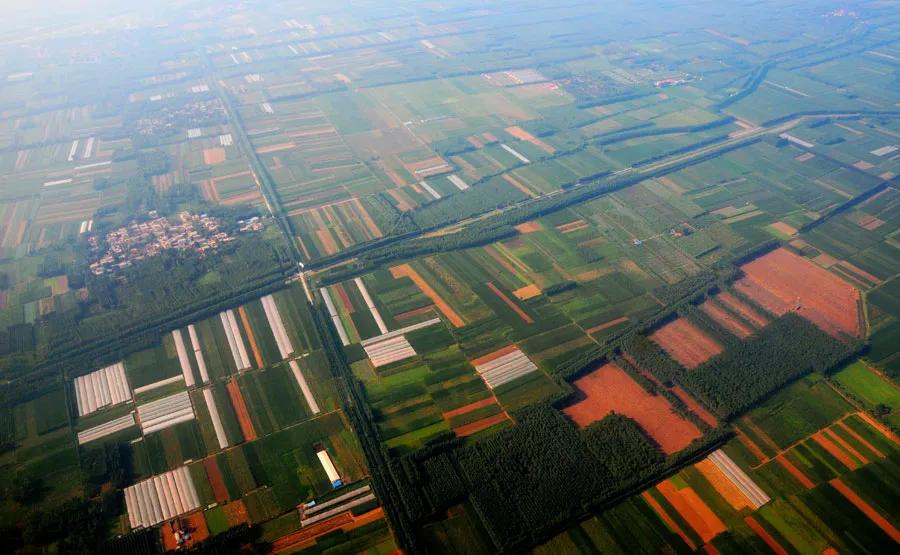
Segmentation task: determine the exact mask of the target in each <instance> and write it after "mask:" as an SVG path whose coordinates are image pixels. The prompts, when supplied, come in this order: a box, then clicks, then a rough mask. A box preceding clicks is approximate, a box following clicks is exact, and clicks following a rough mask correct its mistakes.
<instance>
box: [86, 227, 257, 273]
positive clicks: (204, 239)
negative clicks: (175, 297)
mask: <svg viewBox="0 0 900 555" xmlns="http://www.w3.org/2000/svg"><path fill="white" fill-rule="evenodd" d="M148 216H149V217H150V219H149V220H148V221H145V222H135V223H133V224H131V225H129V226H127V227H124V226H123V227H120V228H118V229H115V230H113V231H110V232H109V233H107V234H106V236H105V237H104V238H103V240H100V239H99V238H98V237H97V236H96V235H94V236H91V237H89V238H88V242H89V243H90V246H91V252H92V253H94V254H95V256H96V258H95V260H94V262H92V263H91V272H93V273H94V274H95V275H101V274H106V273H112V272H115V271H117V270H122V269H124V268H127V267H129V266H131V265H132V264H134V263H135V262H136V261H138V260H143V259H145V258H149V257H151V256H156V255H157V254H159V253H161V252H162V251H164V250H170V249H177V250H192V251H194V252H196V253H198V254H201V255H205V254H207V253H208V252H210V251H213V250H215V249H216V248H218V247H219V246H220V245H223V244H225V243H230V242H231V241H234V239H235V237H234V236H232V235H229V234H228V233H226V232H225V231H222V230H220V229H219V221H218V220H217V219H216V218H214V217H212V216H209V215H207V214H192V213H191V212H188V211H184V212H181V213H179V214H178V220H177V222H171V221H170V220H169V218H167V217H166V216H160V215H159V214H157V213H156V211H151V212H149V213H148ZM238 225H240V227H239V232H240V233H247V232H254V231H260V230H261V229H262V228H263V223H262V221H261V220H260V218H259V217H256V216H254V217H253V218H250V219H248V220H239V221H238ZM104 248H105V249H106V250H105V251H104Z"/></svg>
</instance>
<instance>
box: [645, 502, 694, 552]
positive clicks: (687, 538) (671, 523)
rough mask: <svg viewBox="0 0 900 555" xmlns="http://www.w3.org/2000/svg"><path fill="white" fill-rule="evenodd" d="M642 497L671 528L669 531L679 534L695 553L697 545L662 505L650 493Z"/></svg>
mask: <svg viewBox="0 0 900 555" xmlns="http://www.w3.org/2000/svg"><path fill="white" fill-rule="evenodd" d="M641 497H642V498H643V499H644V501H646V502H647V504H648V505H650V507H651V508H652V509H653V511H654V512H655V513H656V514H657V515H658V516H659V518H660V519H661V520H662V521H663V522H664V523H665V525H666V526H668V527H669V530H671V531H672V532H674V533H676V534H678V535H679V536H680V537H681V539H682V540H684V543H686V544H687V546H688V547H690V548H691V551H695V550H696V549H697V544H695V543H694V542H693V541H692V540H691V538H690V536H688V535H687V534H686V533H685V531H684V530H682V529H681V526H678V523H677V522H675V521H674V520H673V519H672V517H671V516H669V514H668V513H667V512H666V510H665V509H663V507H662V505H660V504H659V502H658V501H657V500H656V499H654V498H653V496H652V495H650V493H649V492H646V491H645V492H644V493H642V494H641Z"/></svg>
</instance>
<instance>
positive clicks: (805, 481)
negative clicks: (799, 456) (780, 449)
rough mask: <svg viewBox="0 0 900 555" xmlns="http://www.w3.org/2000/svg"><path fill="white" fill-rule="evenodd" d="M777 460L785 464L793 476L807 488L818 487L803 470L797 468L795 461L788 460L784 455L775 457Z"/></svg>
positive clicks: (785, 467) (782, 464)
mask: <svg viewBox="0 0 900 555" xmlns="http://www.w3.org/2000/svg"><path fill="white" fill-rule="evenodd" d="M775 460H776V461H778V464H780V465H781V466H783V467H784V469H785V470H787V471H788V472H789V473H790V475H791V476H793V477H794V478H796V479H797V481H798V482H800V483H801V484H802V485H803V487H805V488H806V489H813V488H814V487H816V484H815V483H814V482H813V481H812V480H810V479H809V477H808V476H807V475H806V474H804V473H803V471H802V470H800V469H799V468H797V467H796V466H795V465H794V463H792V462H791V461H789V460H787V459H786V458H785V456H784V455H778V456H777V457H775Z"/></svg>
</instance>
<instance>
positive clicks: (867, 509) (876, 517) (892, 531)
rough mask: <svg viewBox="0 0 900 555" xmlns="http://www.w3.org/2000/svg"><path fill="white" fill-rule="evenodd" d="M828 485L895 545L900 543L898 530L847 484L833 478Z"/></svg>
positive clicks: (899, 531)
mask: <svg viewBox="0 0 900 555" xmlns="http://www.w3.org/2000/svg"><path fill="white" fill-rule="evenodd" d="M828 483H829V484H831V486H832V487H833V488H834V489H836V490H838V491H839V492H841V495H843V496H844V497H846V498H847V501H849V502H850V503H852V504H853V505H854V506H855V507H856V508H857V509H859V510H860V511H861V512H862V513H863V514H865V515H866V516H867V517H869V520H871V521H872V522H874V523H875V525H876V526H878V527H879V528H881V529H882V530H884V532H885V533H886V534H887V535H888V536H890V537H891V539H892V540H894V542H895V543H900V530H897V528H895V527H894V525H893V524H891V523H890V521H888V519H887V518H885V517H884V516H882V515H881V514H880V513H879V512H878V511H877V510H875V507H873V506H871V505H869V504H868V503H866V501H865V500H864V499H863V498H861V497H860V496H859V495H857V494H856V492H855V491H853V490H852V489H850V488H849V487H848V486H847V484H845V483H844V482H842V481H841V479H840V478H835V479H833V480H831V481H829V482H828Z"/></svg>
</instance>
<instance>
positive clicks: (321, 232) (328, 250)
mask: <svg viewBox="0 0 900 555" xmlns="http://www.w3.org/2000/svg"><path fill="white" fill-rule="evenodd" d="M316 237H318V238H319V243H321V244H322V248H323V249H324V250H325V254H334V253H336V252H337V251H338V248H337V243H335V241H334V237H333V236H332V235H331V232H330V231H328V230H327V229H324V228H320V229H317V230H316Z"/></svg>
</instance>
